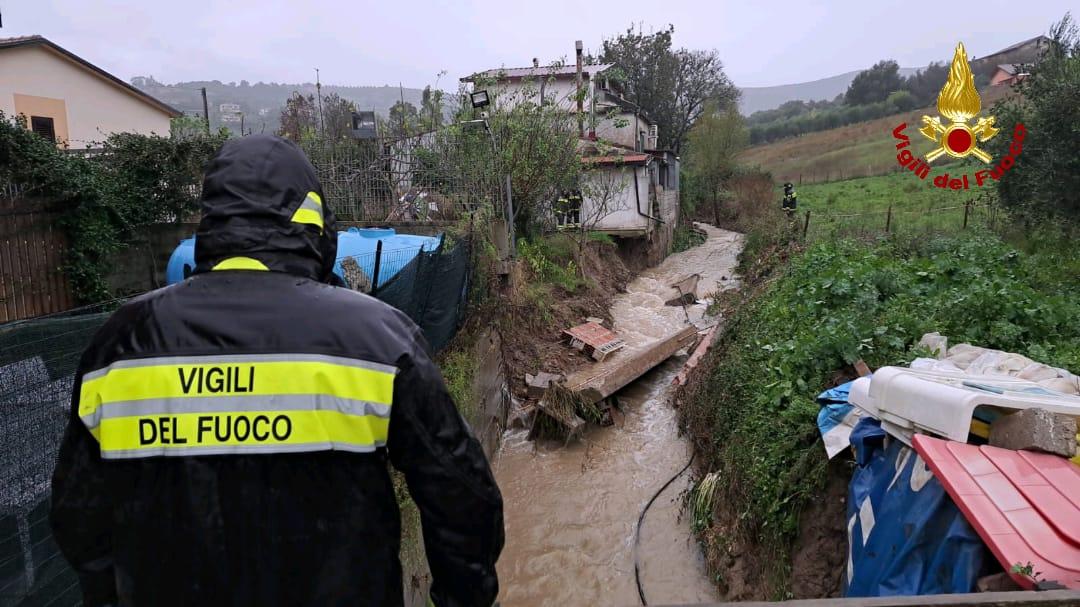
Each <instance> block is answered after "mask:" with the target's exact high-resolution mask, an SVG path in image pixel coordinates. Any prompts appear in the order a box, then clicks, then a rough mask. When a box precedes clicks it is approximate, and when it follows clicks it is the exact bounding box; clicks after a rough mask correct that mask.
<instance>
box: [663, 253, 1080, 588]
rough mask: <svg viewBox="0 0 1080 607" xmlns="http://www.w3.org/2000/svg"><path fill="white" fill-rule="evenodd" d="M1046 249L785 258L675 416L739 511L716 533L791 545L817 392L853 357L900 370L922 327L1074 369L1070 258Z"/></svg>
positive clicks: (820, 476)
mask: <svg viewBox="0 0 1080 607" xmlns="http://www.w3.org/2000/svg"><path fill="white" fill-rule="evenodd" d="M1057 255H1059V256H1060V257H1064V258H1067V259H1061V258H1060V257H1059V258H1052V257H1049V256H1047V255H1046V254H1042V253H1034V254H1028V253H1023V252H1020V251H1019V250H1017V249H1015V248H1013V247H1012V246H1010V245H1008V244H1005V243H1004V242H1003V241H1001V240H1000V239H998V238H996V237H994V236H991V235H987V234H967V235H964V236H960V237H954V238H937V239H931V240H929V241H926V240H925V239H922V240H912V241H908V242H905V241H896V240H892V241H884V240H883V241H880V242H878V243H876V244H871V245H867V244H860V243H857V242H854V241H838V242H830V243H823V244H819V245H816V246H813V247H811V248H810V249H808V250H807V251H806V252H805V253H804V254H802V255H801V256H798V257H797V258H796V259H794V260H793V261H792V263H791V264H790V265H789V267H788V268H787V271H786V273H784V274H783V276H782V277H781V278H779V279H778V280H776V281H775V282H772V283H771V284H770V285H769V286H768V287H767V289H766V290H765V291H764V292H762V293H761V294H760V295H758V296H757V297H755V298H754V299H752V300H750V301H749V302H746V303H745V304H744V305H742V306H740V307H739V308H738V310H737V311H736V312H735V313H734V314H733V315H732V316H731V317H730V318H729V320H728V321H727V322H728V324H727V327H728V328H727V331H726V333H725V335H724V337H723V338H722V341H721V343H720V344H719V345H718V347H717V348H716V349H715V352H714V354H712V355H711V359H710V361H709V363H708V367H707V368H708V371H707V376H706V377H705V379H704V380H703V382H702V383H701V384H700V385H699V387H698V389H697V391H696V392H695V393H693V394H691V395H690V396H689V402H688V403H686V405H685V406H684V407H683V409H682V411H683V414H684V416H685V421H686V422H687V424H688V426H689V428H690V431H691V434H692V436H693V437H694V440H695V443H696V445H697V447H698V449H699V453H701V454H702V455H704V456H705V458H704V459H705V461H706V463H707V466H708V468H709V469H710V470H717V471H719V473H720V475H721V478H722V479H723V480H722V483H721V484H722V486H723V487H725V488H726V489H725V490H724V499H725V500H726V501H727V503H728V506H727V507H729V508H731V509H732V511H734V512H738V513H743V515H742V517H741V518H740V519H739V525H740V526H741V528H740V529H735V530H728V532H729V533H735V534H740V533H742V534H749V535H750V536H751V537H754V536H756V537H760V538H761V539H762V543H763V547H764V548H765V549H768V548H770V547H771V548H772V549H779V550H781V551H783V550H785V549H786V547H787V546H789V545H790V541H791V540H792V539H793V538H794V537H795V533H796V531H797V530H798V525H799V515H800V512H801V510H802V509H803V507H804V506H806V504H807V503H808V500H809V499H811V497H812V496H814V495H815V492H816V491H818V490H819V489H820V488H821V487H822V486H823V483H824V481H825V479H826V459H825V454H824V450H823V449H822V447H821V445H820V437H819V435H818V430H817V426H816V418H817V413H818V409H819V407H818V405H817V403H816V402H815V396H816V395H817V394H818V393H819V392H820V391H822V390H824V389H826V388H828V387H830V384H831V383H832V382H833V381H834V378H835V374H836V372H837V371H838V370H841V369H843V368H845V367H846V366H848V365H850V364H851V363H853V362H855V361H856V360H858V359H864V360H865V361H866V362H867V363H868V364H869V365H870V366H871V367H879V366H883V365H896V364H905V363H907V362H909V361H910V359H911V358H913V356H914V352H913V350H912V346H913V344H914V343H915V342H916V341H917V340H918V339H919V338H920V337H921V336H922V335H923V334H924V333H927V332H930V331H940V332H941V333H942V334H944V335H947V336H949V339H950V343H961V342H971V343H974V344H977V345H980V346H986V347H991V348H998V349H1002V350H1007V351H1012V352H1019V353H1021V354H1025V355H1027V356H1030V357H1032V358H1034V359H1036V360H1039V361H1041V362H1045V363H1048V364H1052V365H1057V366H1062V367H1065V368H1070V369H1073V370H1074V371H1076V370H1080V323H1077V322H1076V319H1078V318H1080V281H1078V280H1077V278H1078V277H1077V275H1076V274H1075V273H1070V272H1067V271H1062V268H1069V267H1071V268H1076V267H1078V266H1077V265H1076V260H1078V259H1080V253H1078V249H1076V248H1075V246H1074V247H1073V248H1072V249H1071V252H1063V251H1060V250H1059V251H1057ZM1066 261H1068V263H1065V262H1066ZM1070 264H1071V265H1070ZM721 501H722V500H721ZM777 567H778V568H781V571H780V572H779V573H780V575H781V576H782V575H783V573H782V567H783V564H782V563H778V565H777Z"/></svg>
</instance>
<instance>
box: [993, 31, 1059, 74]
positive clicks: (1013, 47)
mask: <svg viewBox="0 0 1080 607" xmlns="http://www.w3.org/2000/svg"><path fill="white" fill-rule="evenodd" d="M1032 42H1035V43H1038V44H1044V43H1047V42H1050V39H1049V38H1047V37H1046V36H1043V35H1039V36H1035V37H1034V38H1028V39H1027V40H1022V41H1020V42H1017V43H1016V44H1013V45H1011V46H1007V47H1005V48H1003V49H1001V50H1000V51H997V52H994V53H990V54H989V55H986V56H987V57H993V56H994V55H1003V54H1005V53H1008V52H1009V51H1015V50H1016V49H1018V48H1020V47H1022V46H1027V45H1028V44H1031V43H1032ZM999 67H1000V66H999Z"/></svg>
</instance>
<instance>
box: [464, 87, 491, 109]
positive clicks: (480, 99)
mask: <svg viewBox="0 0 1080 607" xmlns="http://www.w3.org/2000/svg"><path fill="white" fill-rule="evenodd" d="M469 99H471V100H472V106H473V109H474V110H478V109H480V108H482V107H487V106H488V105H490V104H491V100H490V99H488V92H487V91H473V92H472V93H469Z"/></svg>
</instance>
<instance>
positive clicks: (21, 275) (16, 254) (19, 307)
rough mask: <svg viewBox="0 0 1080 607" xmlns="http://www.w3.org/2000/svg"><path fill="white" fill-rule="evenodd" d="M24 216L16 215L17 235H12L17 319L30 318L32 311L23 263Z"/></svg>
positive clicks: (12, 266)
mask: <svg viewBox="0 0 1080 607" xmlns="http://www.w3.org/2000/svg"><path fill="white" fill-rule="evenodd" d="M22 218H23V216H22V215H15V233H14V234H12V241H13V242H14V246H13V247H12V249H11V252H12V256H11V258H12V264H11V269H12V277H13V279H12V284H14V285H15V317H16V318H28V317H29V315H30V311H29V310H28V309H27V306H26V267H25V263H24V262H23V255H24V253H25V247H24V246H23V229H24V226H23V221H22Z"/></svg>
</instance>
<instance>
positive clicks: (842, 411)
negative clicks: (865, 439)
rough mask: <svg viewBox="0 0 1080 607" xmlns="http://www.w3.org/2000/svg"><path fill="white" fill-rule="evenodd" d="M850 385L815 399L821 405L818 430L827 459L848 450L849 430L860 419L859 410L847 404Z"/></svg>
mask: <svg viewBox="0 0 1080 607" xmlns="http://www.w3.org/2000/svg"><path fill="white" fill-rule="evenodd" d="M851 383H852V382H848V383H846V384H841V385H839V386H837V387H835V388H832V389H831V390H826V391H824V392H822V393H821V394H819V395H818V397H817V401H818V404H820V405H821V411H819V412H818V418H817V423H818V430H819V431H820V432H821V439H822V442H823V443H824V444H825V453H826V454H827V455H828V456H829V459H832V458H833V457H834V456H836V454H838V453H840V452H841V451H843V450H845V449H847V448H848V445H850V436H851V430H852V428H854V427H855V424H857V423H858V422H859V418H860V417H862V412H861V411H860V410H859V409H856V408H855V407H854V406H852V405H850V404H848V394H849V393H850V392H851Z"/></svg>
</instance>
